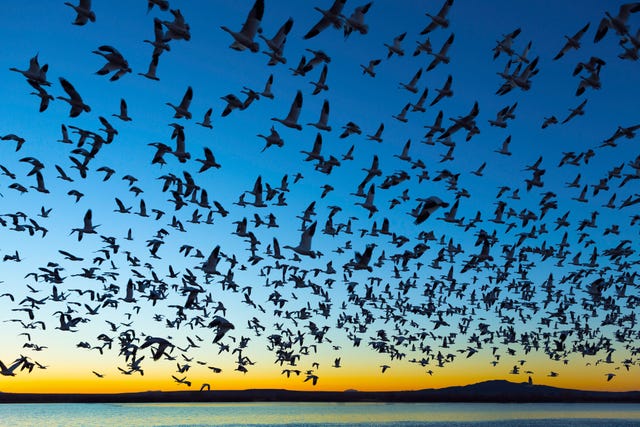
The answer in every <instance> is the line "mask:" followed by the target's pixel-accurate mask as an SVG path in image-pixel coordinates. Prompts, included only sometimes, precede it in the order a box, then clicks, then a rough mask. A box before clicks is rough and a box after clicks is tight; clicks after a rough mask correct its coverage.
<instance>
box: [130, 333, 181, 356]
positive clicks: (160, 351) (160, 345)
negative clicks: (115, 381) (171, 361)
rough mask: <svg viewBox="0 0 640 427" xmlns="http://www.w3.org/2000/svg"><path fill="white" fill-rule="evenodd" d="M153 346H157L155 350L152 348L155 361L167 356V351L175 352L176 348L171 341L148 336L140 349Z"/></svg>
mask: <svg viewBox="0 0 640 427" xmlns="http://www.w3.org/2000/svg"><path fill="white" fill-rule="evenodd" d="M152 345H157V347H156V348H155V349H154V348H153V347H152V348H151V355H152V357H153V360H159V359H160V358H161V357H162V356H164V355H165V354H166V352H167V349H171V350H173V348H174V347H175V346H174V345H173V344H172V343H171V342H170V341H169V340H167V339H165V338H162V337H152V336H147V337H146V339H145V341H144V342H143V343H142V344H141V345H140V347H138V348H139V349H140V350H142V349H145V348H147V347H149V346H152Z"/></svg>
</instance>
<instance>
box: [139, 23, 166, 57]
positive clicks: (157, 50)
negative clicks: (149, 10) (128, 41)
mask: <svg viewBox="0 0 640 427" xmlns="http://www.w3.org/2000/svg"><path fill="white" fill-rule="evenodd" d="M153 35H154V38H153V40H143V42H145V43H149V44H150V45H151V46H153V53H152V56H153V55H160V54H161V53H162V52H164V51H165V50H166V51H167V52H169V51H170V50H171V46H169V43H168V42H169V40H171V39H170V38H166V37H165V35H164V30H163V29H162V21H161V20H160V19H159V18H153Z"/></svg>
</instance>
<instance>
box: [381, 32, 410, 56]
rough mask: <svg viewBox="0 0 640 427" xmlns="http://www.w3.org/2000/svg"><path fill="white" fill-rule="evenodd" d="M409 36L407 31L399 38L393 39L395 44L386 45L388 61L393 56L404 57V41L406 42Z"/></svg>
mask: <svg viewBox="0 0 640 427" xmlns="http://www.w3.org/2000/svg"><path fill="white" fill-rule="evenodd" d="M406 35H407V33H406V31H405V32H404V33H402V34H400V35H399V36H396V37H394V38H393V44H391V45H389V44H386V43H385V44H384V45H385V47H386V48H387V59H389V58H391V57H392V56H393V54H396V55H398V56H404V49H403V48H402V40H404V38H405V36H406Z"/></svg>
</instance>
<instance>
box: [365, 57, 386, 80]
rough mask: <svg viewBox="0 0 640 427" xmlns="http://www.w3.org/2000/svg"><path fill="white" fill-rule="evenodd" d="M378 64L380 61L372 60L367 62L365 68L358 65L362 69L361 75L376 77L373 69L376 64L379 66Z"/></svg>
mask: <svg viewBox="0 0 640 427" xmlns="http://www.w3.org/2000/svg"><path fill="white" fill-rule="evenodd" d="M380 62H382V60H381V59H372V60H370V61H369V63H368V64H367V65H366V66H365V65H362V64H360V68H362V74H368V75H370V76H371V77H375V76H376V72H375V71H374V69H373V68H374V67H375V66H376V65H378V64H380Z"/></svg>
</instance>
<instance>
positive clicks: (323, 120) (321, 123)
mask: <svg viewBox="0 0 640 427" xmlns="http://www.w3.org/2000/svg"><path fill="white" fill-rule="evenodd" d="M328 121H329V101H328V100H326V99H325V100H324V102H323V103H322V110H321V111H320V119H318V121H317V122H316V123H307V125H308V126H313V127H315V128H317V129H319V130H323V131H326V132H330V131H331V126H329V125H328V123H327V122H328Z"/></svg>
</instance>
